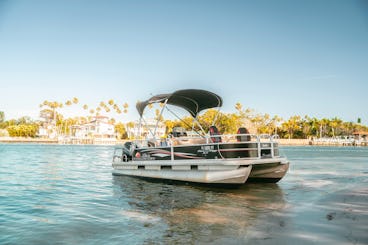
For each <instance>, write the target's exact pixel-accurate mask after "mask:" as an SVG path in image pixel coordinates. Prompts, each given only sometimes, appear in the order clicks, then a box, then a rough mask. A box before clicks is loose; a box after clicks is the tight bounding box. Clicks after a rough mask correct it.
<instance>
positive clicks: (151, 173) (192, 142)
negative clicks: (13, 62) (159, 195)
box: [112, 89, 289, 185]
mask: <svg viewBox="0 0 368 245" xmlns="http://www.w3.org/2000/svg"><path fill="white" fill-rule="evenodd" d="M155 103H161V104H162V105H163V106H162V109H161V112H160V116H161V115H162V113H163V112H164V111H165V110H166V111H169V112H171V109H168V108H167V106H168V105H173V106H176V107H181V108H183V109H185V110H186V111H187V112H189V114H190V115H191V116H192V117H193V119H194V122H195V123H197V124H198V126H199V128H200V129H201V132H196V135H193V133H191V135H188V132H187V131H186V130H185V129H184V128H179V127H176V128H173V130H172V132H171V133H170V134H169V136H168V137H166V138H163V139H158V137H157V136H156V130H154V131H153V132H151V135H152V138H148V139H139V138H142V136H141V135H137V138H138V139H139V140H134V141H130V142H126V143H125V144H124V145H122V146H118V147H116V148H115V152H114V157H113V162H112V166H113V174H114V175H129V176H138V177H146V178H154V179H167V180H177V181H186V182H196V183H209V184H237V185H239V184H244V183H246V182H250V181H252V182H253V181H256V182H259V181H261V182H273V183H275V182H278V181H279V180H280V179H282V178H283V177H284V175H285V174H286V172H287V170H288V168H289V161H288V160H287V159H286V158H284V157H281V156H280V155H279V148H278V143H277V142H276V139H277V136H270V135H253V134H249V132H248V130H247V129H246V128H243V127H242V128H239V129H238V132H237V134H220V132H219V131H218V129H217V127H216V126H215V123H216V122H213V125H212V126H211V127H210V128H209V132H204V130H203V127H202V126H201V125H200V124H199V122H198V121H197V120H196V118H197V116H198V114H199V113H200V112H201V111H204V110H207V109H210V108H220V107H221V106H222V98H221V97H220V96H218V95H217V94H214V93H212V92H209V91H205V90H197V89H186V90H178V91H175V92H173V93H169V94H159V95H156V96H153V97H151V98H150V99H148V100H146V101H143V102H138V103H137V105H136V108H137V110H138V113H139V115H140V124H141V125H140V126H141V127H142V128H143V126H144V122H145V119H144V117H143V112H144V110H145V108H146V107H147V106H148V105H151V104H155ZM174 115H175V113H174ZM160 116H159V117H160ZM179 119H180V118H179ZM156 125H158V123H157V124H156ZM193 128H194V127H193Z"/></svg>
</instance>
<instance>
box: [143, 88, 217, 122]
mask: <svg viewBox="0 0 368 245" xmlns="http://www.w3.org/2000/svg"><path fill="white" fill-rule="evenodd" d="M166 100H167V104H169V105H175V106H179V107H181V108H184V109H185V110H187V111H188V112H189V113H190V114H191V115H192V117H197V115H198V113H199V112H201V111H202V110H205V109H209V108H214V107H221V106H222V98H221V97H220V96H218V95H217V94H214V93H212V92H209V91H206V90H200V89H184V90H178V91H175V92H174V93H171V94H159V95H155V96H153V97H151V98H150V99H148V100H146V101H143V102H138V103H137V105H136V107H137V110H138V113H139V115H140V116H142V115H143V111H144V109H145V108H146V106H147V105H149V104H153V103H164V102H165V101H166Z"/></svg>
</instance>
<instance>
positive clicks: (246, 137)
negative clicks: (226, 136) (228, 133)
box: [236, 127, 251, 142]
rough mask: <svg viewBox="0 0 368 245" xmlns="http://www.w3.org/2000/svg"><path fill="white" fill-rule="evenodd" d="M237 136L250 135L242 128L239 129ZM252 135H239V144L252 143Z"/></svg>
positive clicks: (237, 139) (237, 138) (237, 137)
mask: <svg viewBox="0 0 368 245" xmlns="http://www.w3.org/2000/svg"><path fill="white" fill-rule="evenodd" d="M236 134H249V131H248V129H246V128H244V127H241V128H239V129H238V131H237V133H236ZM250 139H251V138H250V135H237V136H236V141H238V142H247V141H250Z"/></svg>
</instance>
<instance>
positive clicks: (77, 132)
mask: <svg viewBox="0 0 368 245" xmlns="http://www.w3.org/2000/svg"><path fill="white" fill-rule="evenodd" d="M72 136H74V137H77V138H86V137H93V138H115V137H116V134H115V128H114V125H113V124H111V123H109V122H108V117H105V116H95V117H94V119H93V120H92V121H90V122H89V123H86V124H82V125H75V126H72Z"/></svg>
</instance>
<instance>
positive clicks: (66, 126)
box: [0, 97, 368, 139]
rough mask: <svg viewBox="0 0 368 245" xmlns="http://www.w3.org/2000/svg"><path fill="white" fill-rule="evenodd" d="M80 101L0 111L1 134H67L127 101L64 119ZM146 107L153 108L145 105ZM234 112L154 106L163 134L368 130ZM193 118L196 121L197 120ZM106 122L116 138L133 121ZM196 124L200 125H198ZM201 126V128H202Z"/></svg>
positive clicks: (302, 134)
mask: <svg viewBox="0 0 368 245" xmlns="http://www.w3.org/2000/svg"><path fill="white" fill-rule="evenodd" d="M78 104H79V100H78V98H76V97H74V98H73V99H71V100H67V101H66V102H64V103H61V102H57V101H47V100H45V101H44V102H43V103H41V104H40V118H42V119H43V120H42V121H41V120H38V121H35V120H32V119H31V118H30V117H21V118H19V119H11V120H8V121H6V120H5V114H4V112H2V111H0V136H7V135H9V136H11V137H16V136H19V137H37V136H38V131H39V128H40V127H43V126H45V124H48V125H52V126H53V127H54V128H55V129H57V131H58V132H57V133H58V134H59V135H69V134H70V133H71V132H70V128H71V126H74V125H81V124H84V123H87V122H89V121H90V120H91V119H92V118H93V117H94V116H97V115H100V114H109V113H111V112H114V113H116V114H122V113H127V111H128V107H129V105H128V104H127V103H124V104H122V105H121V106H119V105H118V104H117V103H115V101H114V100H112V99H110V100H108V101H106V102H104V101H101V102H100V103H99V104H98V105H97V106H96V107H91V106H89V105H87V104H83V105H82V108H83V110H85V111H86V112H88V114H89V115H88V116H78V117H72V118H66V117H64V115H63V114H62V113H61V112H60V111H59V110H60V109H61V108H63V107H71V106H73V105H74V106H78ZM148 109H153V108H152V107H148ZM234 109H235V112H232V113H224V112H220V111H218V110H215V109H210V110H207V111H206V112H205V113H203V114H201V115H199V116H198V118H196V119H193V118H192V117H189V116H188V117H183V118H181V119H180V120H179V119H178V120H165V119H164V118H163V116H162V115H161V114H160V113H159V110H157V109H156V119H159V120H160V121H161V122H162V123H163V124H164V125H165V127H166V133H167V134H168V133H169V132H171V130H172V128H173V127H183V128H186V129H187V130H195V131H201V130H203V131H205V132H207V131H208V129H209V127H210V126H211V125H213V124H215V125H216V126H217V127H218V129H219V131H220V132H221V133H230V134H235V133H236V132H237V129H238V128H239V127H247V128H248V130H249V131H250V132H251V133H255V134H256V133H257V134H278V135H279V136H280V137H281V138H295V139H305V138H311V137H313V138H323V137H336V136H347V135H352V134H353V132H355V131H368V127H367V126H365V125H362V124H361V120H360V119H358V120H357V122H356V123H355V122H345V121H343V120H341V119H340V118H338V117H334V118H316V117H310V116H303V117H302V116H299V115H293V116H291V117H289V118H288V119H286V120H284V119H282V118H281V117H279V116H277V115H275V116H271V115H269V114H267V113H265V114H262V113H257V112H255V111H254V110H253V109H249V108H247V109H243V106H242V105H241V104H240V103H237V104H236V105H235V108H234ZM196 120H197V121H198V123H196ZM109 122H110V123H111V124H114V125H115V131H116V133H117V135H119V138H126V137H127V133H126V131H127V128H129V127H132V126H133V125H134V123H133V122H128V123H126V124H124V123H122V122H117V121H116V120H115V119H114V118H110V120H109ZM199 124H200V125H201V126H199ZM201 127H202V128H201Z"/></svg>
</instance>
